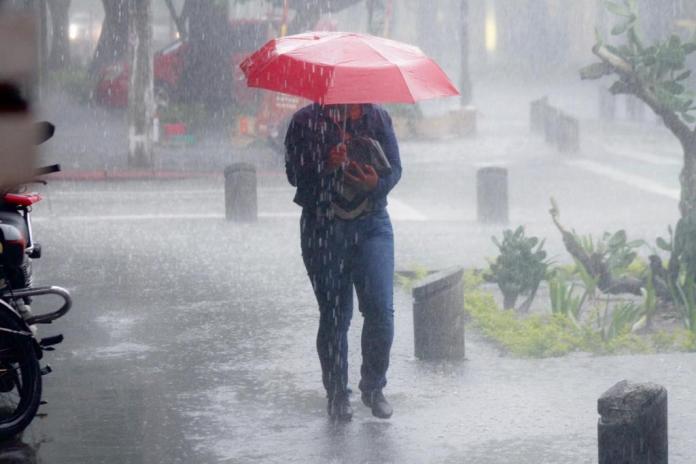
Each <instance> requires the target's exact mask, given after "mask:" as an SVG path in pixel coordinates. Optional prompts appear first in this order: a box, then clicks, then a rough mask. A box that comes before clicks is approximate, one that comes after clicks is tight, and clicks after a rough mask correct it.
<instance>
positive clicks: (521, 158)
mask: <svg viewBox="0 0 696 464" xmlns="http://www.w3.org/2000/svg"><path fill="white" fill-rule="evenodd" d="M494 103H495V102H492V107H494V106H495V105H493V104H494ZM521 108H523V110H526V106H521ZM491 111H492V110H491ZM523 112H524V111H522V110H521V113H523ZM513 116H514V117H513ZM513 116H511V117H510V119H508V120H506V119H504V118H494V116H493V113H492V112H491V113H486V112H485V111H484V113H483V114H482V119H481V123H480V133H479V137H478V138H477V139H474V140H449V141H439V142H437V143H428V142H408V143H404V144H403V145H402V149H403V153H402V156H403V159H404V168H405V171H404V178H403V180H402V183H401V184H400V185H399V186H398V187H397V190H396V191H395V192H394V194H393V199H394V200H396V201H395V202H393V203H392V206H391V207H390V210H391V214H392V217H393V219H394V227H395V234H396V259H397V268H401V269H408V268H411V267H413V266H416V265H418V266H426V267H429V268H443V267H447V266H450V265H464V266H467V267H473V266H483V265H485V263H486V260H485V258H486V257H487V256H492V255H493V254H494V247H493V245H492V244H491V243H490V236H491V235H493V234H500V231H501V227H497V226H486V227H482V226H479V225H477V224H476V222H475V215H476V213H475V185H476V184H475V172H476V169H477V168H478V167H480V166H482V165H486V164H491V163H501V164H504V165H505V166H507V167H508V169H509V172H510V197H511V225H517V224H524V225H526V226H527V228H528V230H529V232H530V233H533V234H537V235H541V236H543V237H546V238H547V243H548V245H547V247H548V249H549V251H550V254H551V255H552V256H553V257H554V259H555V260H556V261H564V260H566V259H567V258H566V255H565V253H564V252H563V249H562V245H561V243H560V238H559V237H558V233H557V231H555V230H554V229H553V226H552V224H551V222H550V220H549V217H548V213H547V210H548V207H549V206H548V198H549V197H550V196H554V197H555V198H556V199H557V200H558V202H559V204H560V205H561V213H562V216H561V217H562V220H564V222H565V223H566V224H567V225H568V227H574V228H576V229H578V231H581V232H585V233H594V234H598V233H601V232H603V231H604V230H616V229H618V228H626V229H628V231H629V236H630V237H635V238H638V237H642V238H647V239H651V238H653V237H654V236H655V235H657V234H664V230H665V226H666V224H669V223H673V222H674V220H675V219H676V217H677V212H676V201H675V200H674V199H673V198H671V197H670V196H669V195H668V194H667V195H665V194H660V193H655V192H654V191H651V190H650V189H647V190H646V189H642V188H636V187H635V185H632V184H631V182H630V181H631V179H632V178H629V179H624V181H625V182H624V181H617V179H614V178H612V177H611V176H609V177H607V176H605V175H601V174H598V173H597V172H593V171H590V170H583V169H578V166H577V165H574V164H572V162H571V161H572V160H568V159H563V158H559V157H558V155H557V154H555V153H554V152H553V151H552V150H550V149H549V148H548V147H547V146H546V145H545V144H544V143H543V142H542V141H541V140H539V139H537V138H534V137H529V136H528V134H527V130H526V123H524V122H523V119H521V118H519V117H517V116H519V115H513ZM516 118H517V119H516ZM653 132H654V131H653ZM502 133H504V134H506V135H505V137H502V138H501V137H500V134H502ZM651 133H652V132H651ZM663 135H664V134H658V135H656V138H655V139H654V140H652V143H653V144H654V145H658V144H659V143H658V142H656V141H655V140H659V137H662V136H663ZM593 147H594V145H593ZM624 148H625V147H624ZM624 151H626V150H624ZM628 151H631V148H630V147H629V149H628ZM600 155H601V153H598V152H596V151H592V152H589V151H588V152H587V153H584V155H583V156H585V157H588V158H591V159H592V160H593V161H596V162H599V161H601V162H603V163H608V164H611V163H616V162H617V161H616V156H614V157H611V156H609V155H607V156H606V157H602V156H600ZM667 156H673V157H676V156H678V153H672V152H670V153H668V154H667ZM647 164H648V165H649V164H650V163H647ZM624 168H625V169H626V170H627V172H632V173H633V174H635V175H643V176H644V175H646V173H647V172H650V170H649V166H648V167H646V166H644V165H639V164H636V163H632V164H625V165H624ZM608 172H610V173H611V171H608ZM672 174H673V173H671V172H670V173H668V174H660V175H664V177H661V178H658V179H657V180H656V181H657V182H660V183H662V184H664V185H665V186H666V187H668V188H674V186H675V182H676V178H673V177H671V176H672ZM259 180H260V187H259V210H260V213H261V214H260V216H261V217H260V220H259V222H258V223H257V224H251V225H239V224H230V223H227V222H225V221H224V219H223V211H224V210H223V208H224V206H223V200H222V199H223V193H222V180H221V179H219V178H211V179H203V180H195V181H169V182H155V183H147V182H101V183H68V182H54V183H52V184H50V185H49V187H48V190H46V193H47V195H48V198H47V200H45V201H44V202H42V203H41V204H40V205H39V206H38V207H37V208H36V214H35V218H36V223H35V233H36V236H37V239H38V240H39V241H40V242H42V243H43V246H44V257H43V258H42V259H41V260H39V261H37V262H36V265H35V274H36V278H37V284H56V285H61V286H64V287H66V288H68V289H69V290H70V291H71V292H72V293H73V296H74V298H75V306H74V309H73V311H72V312H71V313H70V314H69V315H68V316H66V318H64V319H63V320H60V321H57V322H56V323H55V324H54V325H52V326H47V327H41V328H40V330H41V333H42V334H47V335H49V334H54V333H58V332H62V333H64V334H65V336H66V341H65V342H64V343H63V344H62V345H60V346H58V349H57V351H55V352H54V353H49V354H48V356H47V360H48V362H49V363H50V364H51V365H52V366H53V368H54V373H52V374H51V375H49V376H47V377H45V378H44V381H45V384H44V385H45V391H44V399H45V400H46V401H48V404H47V405H45V406H42V408H41V416H40V417H38V418H37V419H36V420H35V421H34V423H33V424H32V426H31V427H30V428H29V429H28V430H27V431H26V432H25V434H24V436H23V437H22V439H21V441H19V442H17V443H14V444H7V445H5V446H3V447H2V449H0V463H10V462H12V463H15V462H21V463H39V462H40V463H51V464H53V463H56V464H62V463H77V462H79V463H82V462H84V463H119V464H120V463H148V464H149V463H177V462H181V463H203V464H207V463H255V462H263V463H307V462H309V463H315V462H316V463H337V464H339V463H340V464H342V463H445V464H449V463H462V462H466V463H468V462H471V463H493V464H496V463H500V464H502V463H510V462H516V463H534V464H537V463H549V464H551V463H553V464H563V463H568V464H570V463H573V464H575V463H591V462H596V446H597V445H596V421H597V414H596V400H597V398H598V397H599V396H600V395H601V393H603V392H604V391H605V390H606V389H607V388H609V387H610V386H611V385H613V384H614V383H615V382H617V381H619V380H621V379H623V378H629V379H634V380H637V381H655V382H658V383H660V384H662V385H664V386H665V387H667V389H668V392H669V402H670V403H669V408H670V417H669V421H670V457H671V462H674V463H691V462H694V461H696V446H695V445H696V440H695V439H694V438H693V433H692V430H693V427H694V424H695V423H696V404H694V402H693V385H694V383H696V371H695V369H694V367H693V365H694V361H695V360H696V355H692V354H670V355H666V354H663V355H652V356H628V357H592V356H588V355H584V354H577V355H573V356H569V357H566V358H563V359H547V360H515V359H508V358H504V357H500V356H499V355H498V353H497V352H496V350H495V349H494V348H492V347H491V346H489V345H488V344H487V343H485V342H484V341H482V340H481V339H480V337H479V336H478V335H477V334H476V333H475V331H473V330H470V329H469V330H468V332H467V342H466V349H467V360H466V361H464V362H461V363H427V362H421V361H418V360H416V359H415V358H414V356H413V339H412V338H413V335H412V330H413V328H412V314H411V301H410V297H409V295H408V294H407V293H405V292H404V291H402V290H399V291H397V295H396V327H397V333H396V340H395V344H394V348H393V356H392V364H391V368H390V373H389V386H388V388H387V390H386V394H387V395H388V397H389V398H390V399H391V401H392V403H393V405H394V408H395V414H394V417H393V418H392V419H391V420H389V421H380V420H377V419H374V418H372V417H371V416H370V415H369V411H367V410H366V409H365V408H364V407H362V405H360V404H359V399H358V398H354V399H353V404H354V407H355V409H356V413H355V417H354V420H353V421H352V422H351V423H349V424H342V425H341V424H339V425H337V424H332V423H330V422H329V421H328V420H327V418H326V414H325V399H324V397H323V393H322V388H321V384H320V371H319V364H318V361H317V360H316V355H315V351H314V334H315V330H316V324H317V313H316V309H315V303H314V298H313V296H312V294H311V290H310V287H309V283H308V281H307V278H306V276H305V273H304V269H303V266H302V263H301V259H300V254H299V225H298V218H299V212H298V210H297V209H296V208H295V207H294V206H293V205H292V204H291V196H292V191H291V190H290V189H289V188H288V187H287V186H286V184H285V182H284V179H283V178H282V176H279V175H274V174H268V173H267V174H264V175H263V176H262V177H261V178H260V179H259ZM634 180H635V179H634ZM35 310H37V311H40V305H39V304H38V303H37V304H36V305H35ZM360 326H361V318H360V316H359V313H357V312H356V315H355V317H354V321H353V327H352V329H351V338H350V341H351V352H350V362H351V371H350V372H351V384H352V386H353V388H355V387H356V385H357V381H358V372H359V343H358V341H359V338H358V337H359V330H360ZM13 459H14V460H13Z"/></svg>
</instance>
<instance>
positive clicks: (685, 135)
mask: <svg viewBox="0 0 696 464" xmlns="http://www.w3.org/2000/svg"><path fill="white" fill-rule="evenodd" d="M592 53H594V54H595V55H596V56H597V57H598V58H599V59H600V60H602V62H604V63H606V64H608V65H609V66H611V67H612V69H613V70H614V72H615V73H616V74H618V75H619V77H620V78H621V80H622V81H623V83H624V84H625V85H626V87H625V90H626V93H630V94H632V95H635V96H636V97H638V98H640V99H641V100H643V102H645V104H646V105H648V106H649V107H650V108H651V109H652V110H653V111H654V112H655V114H657V115H659V116H660V117H662V119H663V120H664V122H665V125H666V126H667V127H668V128H669V130H671V131H672V132H673V133H674V135H675V136H676V137H677V138H678V139H679V141H680V142H681V143H682V146H684V147H686V146H687V145H689V144H691V143H692V141H693V138H694V132H692V131H691V129H689V126H688V125H687V124H686V123H684V121H682V120H681V118H679V116H678V115H677V114H676V113H675V112H674V111H672V110H671V109H669V108H667V107H666V106H665V105H664V104H663V103H662V102H660V100H659V99H658V98H657V96H656V95H655V93H654V92H653V91H652V90H651V89H650V88H648V87H647V86H646V85H645V83H644V82H642V81H641V79H640V78H639V77H638V75H637V73H636V71H635V69H634V68H633V66H632V65H631V64H630V63H628V62H627V61H626V60H624V59H623V58H622V57H620V56H618V55H616V54H614V53H612V52H611V51H609V50H608V49H607V48H606V47H605V46H603V45H595V46H594V47H593V48H592Z"/></svg>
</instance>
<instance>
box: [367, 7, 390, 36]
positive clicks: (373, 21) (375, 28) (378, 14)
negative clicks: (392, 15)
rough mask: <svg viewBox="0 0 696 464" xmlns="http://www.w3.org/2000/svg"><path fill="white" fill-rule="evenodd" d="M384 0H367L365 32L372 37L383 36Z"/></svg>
mask: <svg viewBox="0 0 696 464" xmlns="http://www.w3.org/2000/svg"><path fill="white" fill-rule="evenodd" d="M384 2H385V0H367V2H366V4H365V6H366V7H367V32H369V33H370V34H372V35H379V36H381V35H384V32H385V31H384V26H385V19H386V11H385V10H386V5H385V4H384Z"/></svg>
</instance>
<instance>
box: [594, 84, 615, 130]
mask: <svg viewBox="0 0 696 464" xmlns="http://www.w3.org/2000/svg"><path fill="white" fill-rule="evenodd" d="M598 89H599V117H600V118H601V119H604V120H605V121H613V120H614V119H615V118H616V97H615V96H614V95H613V94H612V93H611V92H609V89H608V88H607V87H604V86H599V87H598Z"/></svg>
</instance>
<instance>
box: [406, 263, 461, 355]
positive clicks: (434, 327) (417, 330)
mask: <svg viewBox="0 0 696 464" xmlns="http://www.w3.org/2000/svg"><path fill="white" fill-rule="evenodd" d="M463 276H464V269H463V268H461V267H454V268H450V269H446V270H443V271H440V272H436V273H433V274H431V275H429V276H428V277H426V278H425V279H423V280H421V281H419V282H418V284H417V285H416V286H415V287H413V333H414V348H415V354H416V357H417V358H418V359H424V360H434V359H462V358H464V283H463V280H462V277H463Z"/></svg>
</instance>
